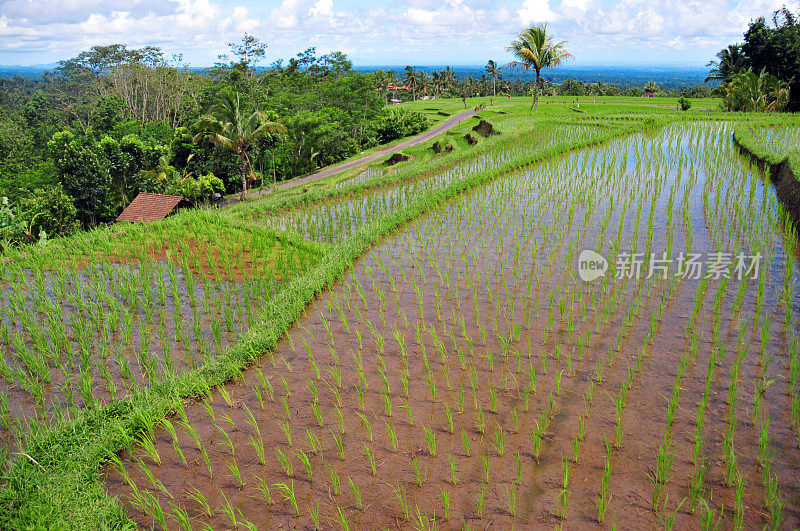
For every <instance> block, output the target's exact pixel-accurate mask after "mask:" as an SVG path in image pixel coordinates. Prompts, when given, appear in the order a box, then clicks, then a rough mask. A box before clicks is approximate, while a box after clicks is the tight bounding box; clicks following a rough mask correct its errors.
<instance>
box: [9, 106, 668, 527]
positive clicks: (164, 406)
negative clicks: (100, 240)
mask: <svg viewBox="0 0 800 531" xmlns="http://www.w3.org/2000/svg"><path fill="white" fill-rule="evenodd" d="M667 120H668V118H664V119H654V118H650V119H639V120H637V119H631V120H626V121H615V122H612V123H611V124H610V125H608V126H607V127H603V128H601V129H599V130H597V131H591V132H586V133H585V134H582V135H580V136H576V137H574V138H568V139H563V140H561V141H559V142H555V143H553V144H550V145H543V146H538V149H535V150H533V151H532V152H531V153H530V154H529V155H527V156H525V157H522V158H511V159H510V160H508V161H507V162H505V163H503V164H501V165H499V166H497V167H495V168H494V169H492V170H491V171H477V172H475V173H471V174H468V175H466V176H465V177H463V178H461V179H457V180H455V181H453V182H451V183H450V184H448V185H446V186H445V187H443V188H441V189H438V190H433V191H431V192H430V193H428V194H427V195H425V196H423V197H418V198H415V199H414V200H412V201H410V202H409V203H407V204H404V205H402V206H400V207H399V208H397V209H395V210H393V211H391V212H388V213H387V214H384V215H382V216H381V217H380V218H379V219H377V220H376V221H374V222H373V223H371V224H369V225H366V226H364V227H361V228H360V229H358V230H357V231H356V232H355V233H354V234H353V235H352V236H351V237H350V238H348V239H347V240H346V241H344V242H343V243H341V244H339V245H337V246H334V247H331V248H329V250H328V252H327V253H326V254H325V255H324V256H323V257H321V258H320V260H319V261H318V262H317V265H316V266H315V267H313V268H312V269H311V270H309V271H307V272H306V273H305V274H302V275H300V276H296V277H294V278H293V279H292V280H291V281H289V283H288V284H287V286H286V287H285V288H284V289H283V290H282V291H280V292H279V293H278V294H277V295H276V296H275V297H274V298H273V299H272V300H270V301H269V302H268V303H267V304H266V305H265V306H264V308H263V310H262V311H261V313H260V314H259V316H258V319H257V322H256V323H255V324H254V325H253V326H251V327H250V329H249V330H248V331H247V332H245V333H243V334H242V335H241V337H240V338H239V339H238V341H237V342H236V343H235V344H234V345H233V346H232V347H231V348H229V349H228V350H226V351H225V352H224V353H223V354H222V355H220V356H218V357H216V358H214V359H211V360H208V361H207V362H206V363H204V364H203V365H202V366H201V367H199V368H196V369H194V370H191V371H189V372H185V373H183V374H176V375H171V376H169V377H167V378H164V379H163V380H160V381H158V382H155V383H154V384H152V385H151V386H149V387H147V388H142V389H138V390H137V391H136V392H135V393H134V394H132V395H131V396H129V397H126V398H124V399H121V400H117V401H114V402H112V403H110V404H108V405H105V406H101V407H98V408H96V409H91V410H85V411H84V412H83V413H82V414H80V415H79V416H78V417H76V418H74V419H70V420H65V421H63V422H58V423H55V424H53V425H50V426H46V427H45V426H39V427H36V428H35V429H33V430H32V431H31V432H30V433H28V434H27V436H26V437H25V438H24V441H23V443H22V450H23V451H24V452H25V455H24V456H23V455H20V456H17V458H16V459H14V460H13V462H12V463H11V464H10V467H9V469H8V470H7V473H6V474H5V481H4V488H3V491H2V493H1V494H0V502H2V509H0V522H2V524H3V525H4V526H7V527H10V528H25V527H27V526H34V525H44V526H51V525H57V524H63V525H68V526H72V527H81V528H86V527H90V528H91V527H128V526H131V525H132V523H131V522H130V521H129V520H127V518H126V516H125V513H124V510H123V508H122V507H121V505H120V504H119V502H118V501H117V500H116V499H114V498H112V497H110V496H109V495H108V493H107V492H106V490H105V488H104V484H103V482H102V481H101V480H100V475H99V469H100V467H101V465H102V463H103V462H104V461H105V460H106V459H107V458H108V456H109V455H111V454H113V453H116V452H118V451H120V450H122V449H124V448H126V447H129V446H130V445H131V444H132V443H133V441H134V440H135V439H136V438H137V437H139V436H141V435H142V434H143V433H146V432H150V431H152V429H153V427H154V425H155V424H156V423H157V422H158V420H159V419H161V418H164V417H165V416H166V415H168V414H170V413H171V412H173V411H174V410H175V409H176V407H177V406H178V405H179V404H180V403H181V402H183V401H186V400H191V399H192V398H194V397H198V396H202V395H204V394H205V393H207V392H209V390H210V389H211V388H212V387H214V386H216V385H218V384H221V383H223V382H226V381H228V380H230V379H231V378H234V377H236V376H237V375H238V374H240V373H241V371H242V370H243V369H244V368H245V367H247V366H248V364H250V363H252V362H253V361H255V360H257V359H258V358H259V357H261V356H262V355H263V354H264V353H265V352H268V351H270V349H272V348H273V347H274V345H275V344H276V342H277V340H278V339H279V338H280V337H281V336H282V335H283V334H284V333H285V331H286V330H287V329H288V328H289V326H291V324H292V322H293V321H294V320H295V319H296V318H297V317H298V316H299V315H300V314H301V312H303V310H304V308H305V307H306V305H307V304H308V302H309V301H311V300H312V299H313V298H314V297H315V296H316V295H317V294H319V293H320V292H321V291H322V290H323V289H325V288H326V287H327V286H330V285H331V284H332V283H334V282H336V280H337V279H339V278H341V276H342V274H343V273H344V272H345V271H346V270H347V269H348V268H349V267H350V266H351V265H352V264H353V262H354V261H355V260H356V259H357V258H358V257H359V256H361V255H362V254H363V253H364V252H365V251H366V250H368V249H369V248H370V247H371V246H372V245H374V244H375V243H376V242H377V241H379V240H380V239H381V238H383V237H385V236H386V235H388V234H389V233H390V232H391V231H393V230H395V229H397V228H398V227H400V226H401V225H402V224H404V223H406V222H408V221H409V220H412V219H414V218H415V217H417V216H419V215H420V214H421V213H423V212H425V211H426V210H429V209H431V208H433V207H435V206H436V205H438V204H440V203H442V202H444V201H446V200H447V199H449V198H451V197H454V196H456V195H457V194H460V193H462V192H464V191H465V190H468V189H470V188H472V187H475V186H478V185H480V184H482V183H485V182H487V181H490V180H492V179H495V178H497V177H498V176H501V175H503V174H505V173H508V172H511V171H514V170H516V169H519V168H521V167H524V166H526V165H528V164H532V163H535V162H537V161H541V160H543V159H546V158H548V157H553V156H556V155H558V154H560V153H564V152H567V151H569V150H573V149H577V148H581V147H587V146H590V145H597V144H600V143H603V142H605V141H607V140H609V139H611V138H613V137H616V136H620V135H625V134H630V133H633V132H637V131H643V130H646V129H652V128H655V127H658V126H659V125H661V124H662V123H664V122H665V121H667ZM518 140H519V137H518V136H515V135H502V136H498V137H492V138H490V139H487V140H485V142H484V146H483V148H484V149H485V150H487V151H490V150H494V149H500V148H502V147H504V146H507V145H509V144H513V143H514V142H517V141H518ZM419 149H428V148H426V147H419ZM471 155H472V154H471V153H470V152H469V151H461V150H459V151H454V152H452V153H450V154H447V155H444V156H438V157H430V158H429V159H427V160H423V161H418V162H417V163H416V164H414V165H409V166H407V167H406V168H404V169H401V168H398V170H397V172H396V173H394V174H390V175H388V176H384V177H385V179H386V181H387V183H388V182H389V181H393V182H396V181H397V180H398V179H402V178H403V176H404V175H406V176H408V177H409V178H410V177H411V176H412V175H413V174H419V173H420V172H428V171H434V170H436V169H437V168H444V167H446V166H447V165H448V164H453V163H455V162H457V161H458V160H461V159H463V158H466V157H468V156H471ZM375 185H376V183H374V182H372V183H366V184H365V183H357V184H355V185H353V186H350V187H341V188H338V189H336V188H334V187H324V188H323V187H319V188H312V189H311V190H308V191H307V192H302V191H300V192H295V193H294V194H292V195H289V196H286V197H281V198H269V199H266V200H265V201H264V204H258V205H257V204H256V202H252V203H245V204H242V205H237V207H235V208H233V209H231V210H230V212H228V213H225V214H217V213H213V214H202V213H196V214H195V213H186V214H181V216H189V217H191V216H198V219H200V218H199V217H201V216H203V215H211V216H213V218H209V219H208V221H209V222H211V221H214V222H219V223H221V224H222V223H225V222H229V221H230V219H231V218H238V217H239V216H240V215H242V214H246V213H247V211H248V210H250V209H263V208H265V207H267V208H289V207H290V206H291V205H292V204H300V203H303V202H306V201H313V200H323V199H326V198H332V197H335V196H337V195H340V194H345V193H353V192H354V191H355V190H357V189H358V188H361V189H367V188H369V187H370V186H372V187H374V186H375ZM180 221H181V217H180V216H179V217H176V218H175V221H165V222H164V224H165V225H167V226H168V225H169V223H180ZM232 223H233V222H232ZM235 223H241V220H237V221H236V222H235ZM242 226H244V225H242ZM123 230H125V229H123ZM127 230H130V231H135V230H140V229H138V228H137V229H133V228H131V229H127ZM262 230H263V229H262ZM98 232H100V231H98ZM91 237H92V236H91V235H89V236H81V237H80V238H91ZM94 237H99V236H94ZM120 241H124V238H120ZM132 241H135V238H132ZM59 245H63V246H64V247H69V246H70V240H65V241H64V242H62V243H60V244H59ZM307 245H309V246H312V247H313V245H314V244H307Z"/></svg>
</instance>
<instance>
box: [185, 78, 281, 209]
mask: <svg viewBox="0 0 800 531" xmlns="http://www.w3.org/2000/svg"><path fill="white" fill-rule="evenodd" d="M197 128H198V129H199V130H200V132H199V133H198V134H197V135H196V136H195V137H194V142H195V143H197V142H199V141H200V140H202V139H204V138H205V139H207V140H208V141H209V142H211V143H212V144H214V145H216V146H219V147H222V148H225V149H229V150H231V151H235V152H236V154H237V155H238V157H239V171H240V173H241V177H242V196H241V197H242V199H244V198H245V197H247V170H248V168H249V169H250V174H251V175H252V174H253V173H254V172H253V165H252V163H251V162H250V157H249V155H248V153H247V152H248V150H249V149H250V147H251V146H252V144H253V143H254V142H255V141H256V140H258V139H259V138H263V137H265V136H267V135H274V134H279V133H286V127H285V126H284V125H283V124H281V123H278V122H272V121H270V120H268V119H267V116H266V115H265V114H264V113H263V112H261V111H254V112H252V113H251V114H249V115H247V113H246V111H245V109H244V106H243V105H242V102H241V99H240V97H239V94H238V93H237V94H231V93H222V94H221V96H220V98H219V99H218V100H217V102H216V103H215V105H214V107H213V108H212V113H211V114H210V115H203V116H201V117H200V119H199V120H198V121H197Z"/></svg>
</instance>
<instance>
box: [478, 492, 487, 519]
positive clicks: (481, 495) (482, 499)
mask: <svg viewBox="0 0 800 531" xmlns="http://www.w3.org/2000/svg"><path fill="white" fill-rule="evenodd" d="M485 507H486V489H485V487H481V490H480V492H476V493H475V509H476V511H477V515H478V518H483V510H484V508H485Z"/></svg>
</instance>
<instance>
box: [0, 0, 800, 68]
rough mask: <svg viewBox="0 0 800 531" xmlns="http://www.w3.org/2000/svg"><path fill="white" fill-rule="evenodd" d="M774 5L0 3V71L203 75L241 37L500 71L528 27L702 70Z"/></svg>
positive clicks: (727, 0) (399, 0)
mask: <svg viewBox="0 0 800 531" xmlns="http://www.w3.org/2000/svg"><path fill="white" fill-rule="evenodd" d="M784 2H785V3H786V4H787V7H789V9H791V10H793V11H795V12H797V11H800V0H788V1H787V0H371V1H369V2H361V3H353V2H348V3H347V4H345V3H344V2H343V1H342V0H267V1H264V2H259V1H257V0H227V1H226V0H102V1H101V0H61V1H60V2H57V3H56V2H53V1H52V0H0V63H6V64H8V63H13V62H27V63H35V62H50V61H53V60H57V59H64V58H67V57H70V56H72V55H75V54H76V53H78V52H80V51H81V50H85V49H88V48H89V47H90V46H92V45H95V44H109V43H115V42H124V43H127V44H128V45H129V46H130V47H139V46H143V45H147V44H149V45H157V46H161V47H162V48H163V49H164V51H165V52H166V53H167V54H170V53H173V52H183V53H184V54H185V56H186V57H187V58H188V59H189V60H191V61H192V62H193V63H194V64H206V65H207V64H210V63H211V62H212V61H213V60H214V58H215V57H216V55H217V54H219V53H223V52H225V51H226V48H227V47H226V44H225V43H227V42H231V41H236V40H238V38H239V37H240V36H241V34H242V33H244V32H248V33H253V34H255V35H256V36H258V37H259V38H261V39H262V40H263V41H264V42H265V43H267V44H268V45H269V49H268V54H269V55H270V57H271V59H270V60H272V59H273V58H275V57H288V56H291V55H293V54H294V53H296V52H297V51H298V50H302V49H305V48H307V47H309V46H316V47H317V48H318V50H319V52H320V53H326V52H327V51H331V50H340V49H341V50H352V51H353V53H354V54H357V55H356V60H358V59H357V58H358V56H359V54H360V55H361V56H365V55H369V56H370V57H373V58H377V60H380V58H382V57H383V58H385V60H386V61H387V62H394V61H400V60H403V61H404V60H405V59H404V58H411V57H414V58H417V59H415V60H414V61H417V62H418V64H424V63H425V62H430V61H440V62H441V61H447V60H448V59H447V57H450V58H451V60H453V61H459V62H473V63H474V62H483V61H484V58H485V57H494V58H495V59H497V60H500V61H502V60H503V57H502V55H503V54H504V53H505V47H506V45H507V44H508V43H509V41H510V40H511V38H512V37H513V35H514V34H515V33H516V32H517V31H519V30H520V29H521V27H523V26H524V25H528V24H531V23H538V22H549V23H550V29H551V30H552V31H553V33H554V34H555V35H556V37H557V38H559V39H568V40H569V41H570V44H569V46H570V50H571V51H573V52H574V53H575V54H576V56H577V57H578V59H579V60H580V58H581V56H582V52H583V51H584V50H586V51H592V50H600V51H601V52H597V53H598V54H599V53H605V52H607V53H608V54H613V53H618V55H620V56H625V57H630V56H632V54H639V55H641V56H642V61H646V60H648V59H650V58H653V60H657V54H662V53H670V51H672V53H673V54H674V56H675V57H684V56H685V57H690V56H699V55H700V54H702V58H700V59H698V62H700V61H702V62H705V61H707V60H708V58H710V57H712V56H713V53H715V52H716V50H718V49H719V48H721V47H722V46H724V45H726V44H728V43H731V42H734V41H736V40H740V39H741V36H742V32H743V31H744V30H745V29H746V27H747V24H748V22H749V21H750V20H752V19H753V18H755V17H757V16H765V17H767V18H768V19H769V18H770V16H771V13H772V12H773V11H775V10H776V9H779V8H780V7H781V5H782V4H783V3H784ZM345 5H346V7H344V6H345ZM614 50H617V52H614ZM620 50H621V51H620ZM642 50H646V51H642ZM23 52H28V53H27V55H24V53H23ZM596 55H597V54H596ZM18 57H27V58H28V59H25V60H24V61H23V60H18V61H15V60H14V58H18ZM401 58H403V59H401ZM430 58H434V59H430ZM373 61H375V59H373ZM409 62H412V60H409ZM373 64H376V63H373Z"/></svg>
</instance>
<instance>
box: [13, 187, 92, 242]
mask: <svg viewBox="0 0 800 531" xmlns="http://www.w3.org/2000/svg"><path fill="white" fill-rule="evenodd" d="M20 211H21V213H20V217H21V218H22V221H23V222H24V224H25V230H26V234H27V238H28V240H29V241H33V240H35V239H37V238H39V235H40V233H41V232H42V231H44V232H45V233H46V234H47V236H48V237H51V236H68V235H70V234H73V233H75V232H77V231H78V230H79V229H80V227H81V225H80V223H79V222H78V209H77V208H75V203H74V202H73V200H72V197H70V196H69V195H68V194H67V193H66V192H65V191H64V188H63V187H62V186H61V183H59V184H55V185H50V186H46V187H44V188H39V189H38V190H36V191H35V192H34V193H33V195H31V196H30V197H27V198H25V199H23V200H22V201H20Z"/></svg>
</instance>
